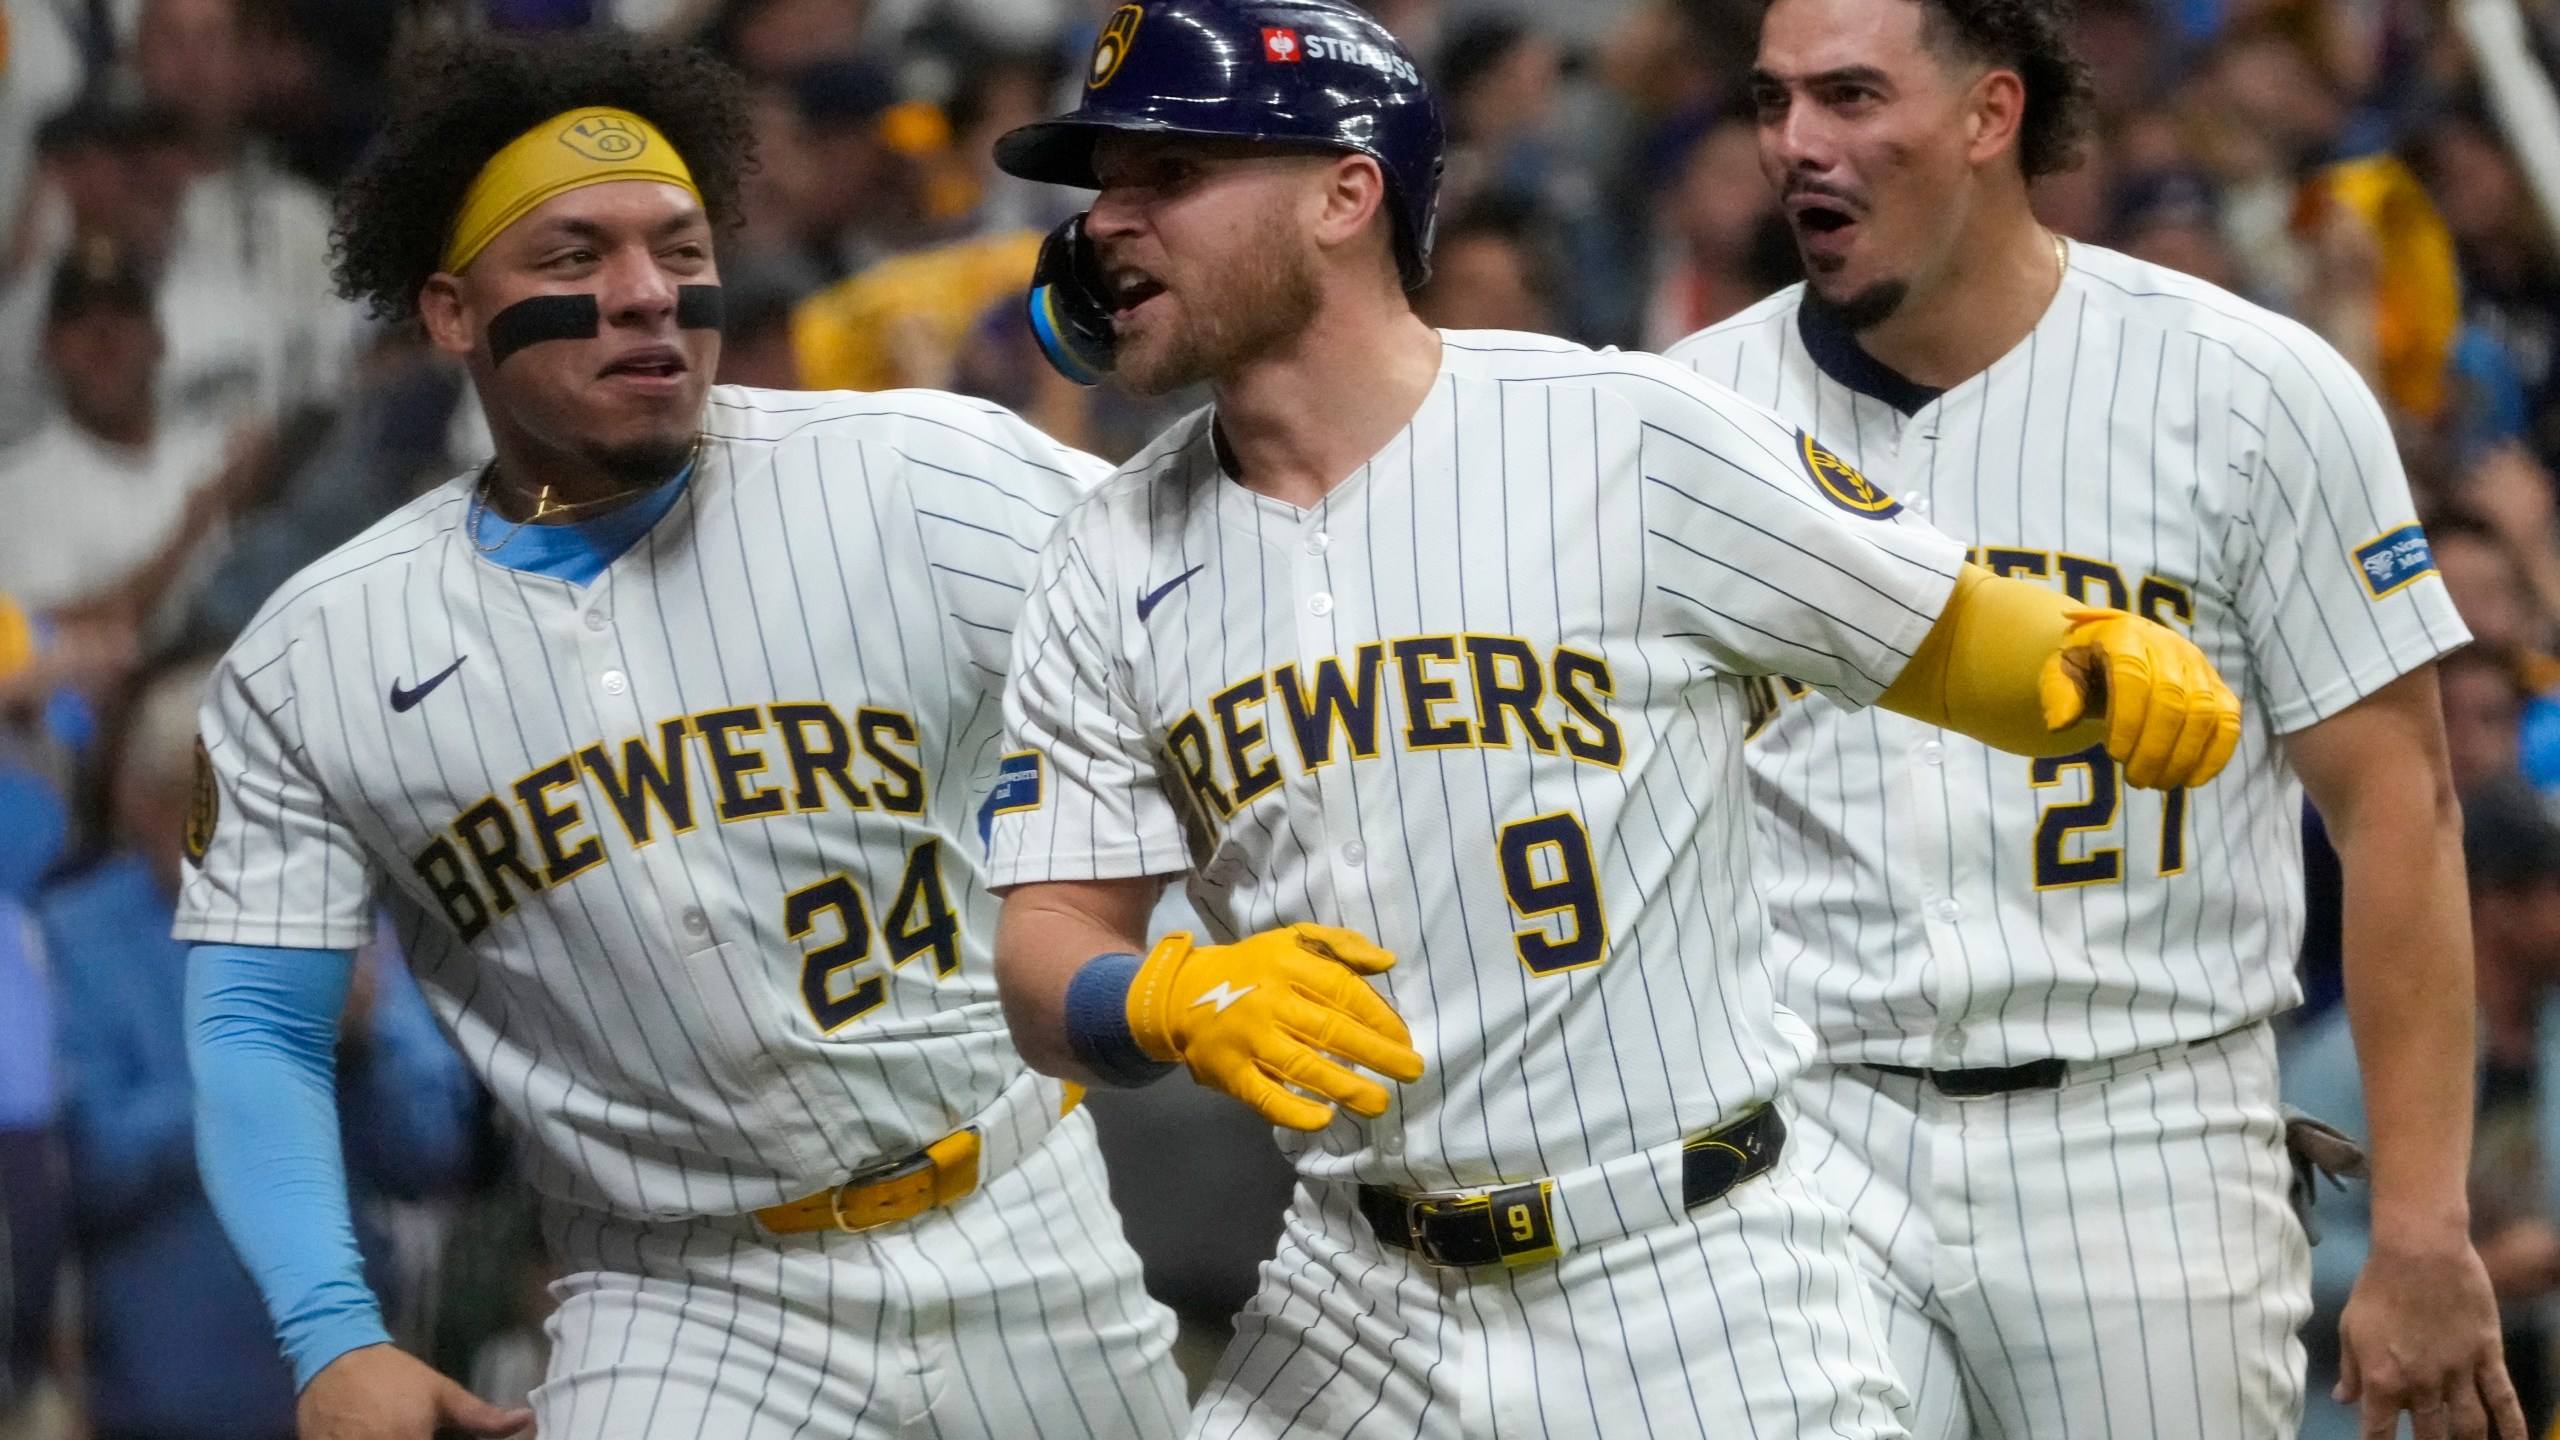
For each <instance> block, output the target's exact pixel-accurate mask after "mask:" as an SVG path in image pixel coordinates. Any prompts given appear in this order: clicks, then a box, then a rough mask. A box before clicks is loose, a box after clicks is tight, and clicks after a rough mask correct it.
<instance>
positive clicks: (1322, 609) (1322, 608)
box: [1307, 591, 1333, 618]
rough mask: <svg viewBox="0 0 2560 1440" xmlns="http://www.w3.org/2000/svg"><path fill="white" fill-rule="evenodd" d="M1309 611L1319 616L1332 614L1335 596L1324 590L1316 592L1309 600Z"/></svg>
mask: <svg viewBox="0 0 2560 1440" xmlns="http://www.w3.org/2000/svg"><path fill="white" fill-rule="evenodd" d="M1307 613H1308V614H1310V615H1313V616H1316V617H1318V618H1322V617H1324V616H1327V615H1330V614H1332V613H1333V597H1332V596H1330V595H1327V594H1325V593H1324V592H1322V591H1318V592H1316V594H1315V595H1314V596H1312V597H1311V598H1309V599H1308V601H1307Z"/></svg>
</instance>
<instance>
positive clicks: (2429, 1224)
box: [2323, 770, 2477, 1246]
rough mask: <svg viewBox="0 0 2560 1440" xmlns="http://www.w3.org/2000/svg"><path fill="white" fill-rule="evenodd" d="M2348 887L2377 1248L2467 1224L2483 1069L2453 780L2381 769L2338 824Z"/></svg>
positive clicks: (2352, 1001) (2352, 994)
mask: <svg viewBox="0 0 2560 1440" xmlns="http://www.w3.org/2000/svg"><path fill="white" fill-rule="evenodd" d="M2331 808H2332V807H2327V806H2324V807H2323V815H2324V818H2326V819H2327V820H2328V822H2329V834H2330V837H2331V840H2332V842H2333V843H2334V844H2335V845H2336V846H2337V850H2338V861H2339V869H2340V871H2341V874H2342V876H2343V879H2344V882H2345V884H2344V890H2345V896H2346V899H2345V914H2344V917H2343V919H2344V925H2343V927H2342V929H2343V934H2344V937H2345V938H2344V947H2345V952H2346V954H2345V970H2346V992H2347V1001H2346V1003H2347V1015H2348V1021H2349V1023H2350V1024H2351V1025H2352V1026H2353V1028H2354V1030H2355V1037H2356V1054H2357V1056H2358V1058H2359V1060H2360V1062H2361V1064H2362V1067H2363V1070H2364V1091H2365V1112H2366V1117H2367V1124H2368V1125H2369V1126H2370V1127H2371V1132H2372V1150H2373V1228H2374V1239H2375V1242H2376V1244H2377V1245H2382V1246H2389V1245H2394V1244H2426V1243H2430V1242H2436V1243H2442V1242H2447V1241H2453V1240H2459V1239H2461V1238H2463V1237H2464V1235H2465V1233H2466V1231H2467V1229H2468V1226H2469V1214H2470V1211H2469V1204H2468V1201H2467V1199H2466V1197H2465V1193H2464V1181H2465V1177H2466V1175H2467V1174H2468V1172H2469V1169H2470V1164H2471V1114H2472V1070H2473V1067H2474V1065H2475V1064H2476V1063H2477V1062H2476V1058H2475V1051H2474V1046H2475V1043H2476V1042H2475V1038H2474V1035H2473V1025H2474V1018H2475V1017H2474V1008H2473V1007H2474V1002H2473V998H2472V975H2471V920H2470V913H2469V908H2470V907H2469V904H2468V901H2467V899H2466V896H2465V894H2464V890H2463V873H2462V845H2461V839H2462V830H2461V811H2460V808H2459V806H2458V805H2457V803H2456V802H2455V800H2454V796H2453V787H2452V783H2451V781H2450V779H2449V778H2444V777H2437V776H2430V775H2427V774H2424V773H2414V774H2413V773H2407V772H2405V771H2402V772H2394V771H2389V770H2385V771H2381V772H2379V773H2376V774H2375V775H2373V776H2371V777H2369V778H2368V779H2367V780H2366V781H2365V783H2364V784H2363V785H2361V786H2359V787H2358V793H2357V795H2356V797H2355V800H2354V803H2353V804H2352V805H2351V806H2347V807H2339V808H2342V809H2343V811H2344V813H2342V814H2330V813H2329V810H2330V809H2331Z"/></svg>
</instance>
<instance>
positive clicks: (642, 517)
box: [463, 464, 693, 585]
mask: <svg viewBox="0 0 2560 1440" xmlns="http://www.w3.org/2000/svg"><path fill="white" fill-rule="evenodd" d="M692 479H693V466H692V465H690V464H688V465H686V466H685V467H684V468H683V469H682V470H679V471H677V472H676V474H675V478H674V479H672V480H665V481H661V482H659V484H658V485H657V486H656V487H654V488H653V489H651V490H650V491H649V492H648V493H646V494H644V495H642V496H641V497H640V498H638V499H637V500H633V501H631V502H630V503H629V504H626V505H619V506H616V507H615V508H613V509H611V510H608V511H606V512H605V513H604V514H602V515H599V516H597V517H596V518H594V519H593V520H573V521H571V522H569V523H568V524H566V525H518V524H516V523H515V522H514V521H512V520H509V519H506V518H505V517H503V516H500V515H495V514H491V513H489V512H488V511H487V510H486V509H485V508H484V507H483V506H482V505H481V504H480V501H479V499H478V497H476V496H475V497H473V499H472V502H471V510H470V514H469V517H468V519H467V520H466V521H465V524H464V529H463V533H464V535H465V536H467V537H468V538H469V539H470V540H471V542H472V543H473V544H474V545H485V544H488V543H489V541H490V539H491V537H493V536H503V537H504V538H503V539H500V540H499V541H498V542H497V546H496V548H495V549H492V550H487V551H483V552H482V553H483V554H485V555H487V556H488V558H489V561H490V563H492V564H495V565H504V566H505V567H507V568H508V569H510V570H522V571H524V572H526V573H527V574H532V575H548V576H550V577H552V578H553V579H555V580H566V581H568V582H569V583H570V584H572V585H589V584H593V583H594V581H595V578H596V577H597V576H599V575H601V574H603V573H604V570H605V567H606V566H608V565H610V564H612V563H613V562H614V561H616V560H619V559H621V558H622V555H623V552H624V551H627V550H629V549H630V548H631V547H632V546H634V545H637V544H639V543H640V537H641V536H643V535H646V534H648V533H649V531H650V530H651V529H652V528H654V527H655V526H656V525H657V523H658V522H659V521H660V520H663V519H665V518H666V515H667V512H668V511H669V510H672V509H674V508H675V503H676V501H677V500H678V499H680V498H682V497H683V495H684V491H685V485H686V484H687V482H689V481H691V480H692Z"/></svg>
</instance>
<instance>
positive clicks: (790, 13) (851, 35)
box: [702, 0, 871, 80]
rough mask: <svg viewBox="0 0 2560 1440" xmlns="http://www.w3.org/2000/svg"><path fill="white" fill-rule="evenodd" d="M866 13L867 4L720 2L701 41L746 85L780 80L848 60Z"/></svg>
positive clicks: (839, 0)
mask: <svg viewBox="0 0 2560 1440" xmlns="http://www.w3.org/2000/svg"><path fill="white" fill-rule="evenodd" d="M870 10H871V6H870V4H869V0H722V3H721V4H720V5H719V6H718V8H717V10H716V11H715V12H714V13H713V15H712V17H711V21H710V23H709V25H708V26H707V27H705V29H704V30H703V32H702V40H703V43H704V44H706V45H708V46H709V47H710V48H711V51H712V53H713V54H716V55H718V56H720V57H721V58H722V59H724V60H727V61H728V62H729V63H730V64H732V65H735V66H737V67H738V68H739V69H740V70H743V71H745V72H746V73H747V76H748V78H749V79H754V80H774V79H780V78H782V77H783V76H786V75H789V74H790V73H791V72H793V71H795V70H798V69H800V68H802V67H803V66H806V65H810V64H813V63H819V62H825V61H832V60H844V59H849V58H851V57H852V56H853V55H854V53H855V52H857V51H858V50H860V49H861V48H862V36H863V27H864V22H866V21H867V20H869V19H870Z"/></svg>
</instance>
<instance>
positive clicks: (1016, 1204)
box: [533, 1113, 1183, 1440]
mask: <svg viewBox="0 0 2560 1440" xmlns="http://www.w3.org/2000/svg"><path fill="white" fill-rule="evenodd" d="M544 1220H545V1224H544V1229H545V1231H546V1233H547V1237H548V1239H549V1241H550V1243H551V1248H552V1251H553V1253H554V1254H555V1255H556V1256H558V1257H559V1259H560V1261H561V1263H562V1265H563V1266H564V1268H566V1269H567V1270H568V1271H569V1272H570V1273H569V1274H568V1276H567V1278H565V1279H563V1280H561V1281H559V1282H558V1283H557V1284H556V1285H554V1286H553V1293H554V1294H556V1295H557V1296H558V1297H559V1299H560V1309H559V1311H558V1312H557V1313H556V1314H554V1315H553V1316H552V1318H551V1321H550V1325H549V1331H550V1336H551V1344H552V1355H551V1370H550V1375H549V1377H548V1378H547V1379H546V1380H545V1381H544V1383H543V1384H542V1385H541V1386H540V1387H539V1388H538V1389H536V1390H535V1391H534V1392H533V1408H534V1415H535V1428H536V1430H537V1431H538V1432H539V1433H540V1434H541V1435H542V1437H543V1440H606V1437H611V1440H676V1437H679V1436H681V1437H684V1440H694V1437H697V1436H699V1437H719V1440H768V1437H770V1440H780V1437H786V1436H787V1437H805V1440H875V1437H880V1440H885V1437H891V1436H899V1437H905V1436H940V1437H952V1440H976V1437H987V1440H997V1437H1002V1440H1161V1437H1170V1436H1172V1435H1173V1434H1175V1433H1176V1432H1177V1431H1178V1430H1179V1429H1180V1427H1181V1421H1182V1414H1183V1404H1182V1378H1181V1376H1180V1375H1179V1374H1178V1373H1176V1371H1175V1370H1174V1368H1173V1364H1172V1361H1171V1359H1170V1356H1171V1347H1172V1343H1173V1316H1172V1313H1171V1312H1170V1311H1167V1310H1166V1309H1165V1308H1164V1307H1162V1306H1160V1305H1158V1304H1156V1303H1155V1302H1154V1301H1152V1300H1150V1299H1148V1298H1147V1295H1146V1292H1145V1290H1144V1289H1143V1288H1142V1287H1141V1285H1140V1283H1139V1275H1138V1257H1137V1255H1136V1253H1135V1252H1133V1251H1132V1250H1130V1248H1129V1245H1128V1242H1127V1241H1126V1240H1125V1239H1124V1238H1123V1237H1122V1236H1121V1233H1120V1217H1119V1213H1118V1212H1117V1211H1115V1210H1114V1209H1113V1208H1112V1206H1111V1197H1110V1194H1109V1192H1108V1190H1107V1189H1106V1188H1105V1187H1104V1183H1103V1172H1102V1160H1101V1156H1100V1154H1099V1153H1098V1152H1097V1151H1096V1150H1095V1149H1094V1144H1093V1121H1092V1120H1091V1118H1090V1117H1088V1116H1086V1115H1084V1114H1082V1113H1078V1114H1074V1115H1070V1116H1068V1117H1067V1118H1066V1119H1065V1120H1064V1121H1062V1122H1060V1124H1059V1126H1058V1128H1057V1129H1056V1130H1055V1131H1054V1132H1052V1133H1051V1134H1050V1136H1049V1137H1048V1139H1047V1140H1045V1141H1043V1142H1042V1143H1041V1144H1040V1145H1039V1146H1038V1147H1037V1148H1035V1149H1034V1150H1032V1151H1031V1152H1030V1153H1029V1154H1027V1155H1025V1156H1024V1157H1023V1159H1022V1161H1021V1163H1020V1164H1018V1165H1016V1166H1014V1167H1013V1168H1012V1169H1011V1170H1008V1171H1006V1172H1005V1173H1004V1174H1002V1175H998V1176H996V1177H995V1178H994V1179H993V1180H991V1181H989V1182H988V1184H987V1185H986V1186H985V1187H984V1188H982V1189H980V1190H979V1191H978V1192H977V1193H976V1194H974V1195H971V1196H969V1197H968V1198H967V1199H965V1200H962V1201H961V1202H960V1203H958V1204H956V1205H953V1206H950V1207H949V1208H947V1209H942V1210H934V1211H928V1212H927V1213H926V1214H924V1215H922V1216H919V1217H918V1218H916V1219H914V1220H911V1221H908V1222H906V1223H904V1224H900V1225H893V1226H888V1227H885V1228H883V1229H879V1230H873V1231H868V1232H865V1233H862V1234H857V1235H847V1234H841V1233H837V1232H833V1231H820V1232H817V1233H814V1234H807V1235H788V1236H783V1235H773V1234H770V1233H768V1232H766V1231H765V1230H764V1229H763V1228H762V1227H761V1226H759V1225H757V1224H756V1222H755V1221H754V1220H753V1219H752V1218H750V1217H746V1216H717V1217H707V1218H702V1219H694V1220H678V1221H663V1222H654V1223H653V1222H646V1221H632V1220H623V1219H617V1218H613V1217H607V1216H602V1215H599V1214H596V1213H595V1212H592V1211H586V1210H578V1209H573V1208H571V1207H567V1206H564V1205H559V1204H553V1205H549V1206H546V1207H545V1217H544Z"/></svg>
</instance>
